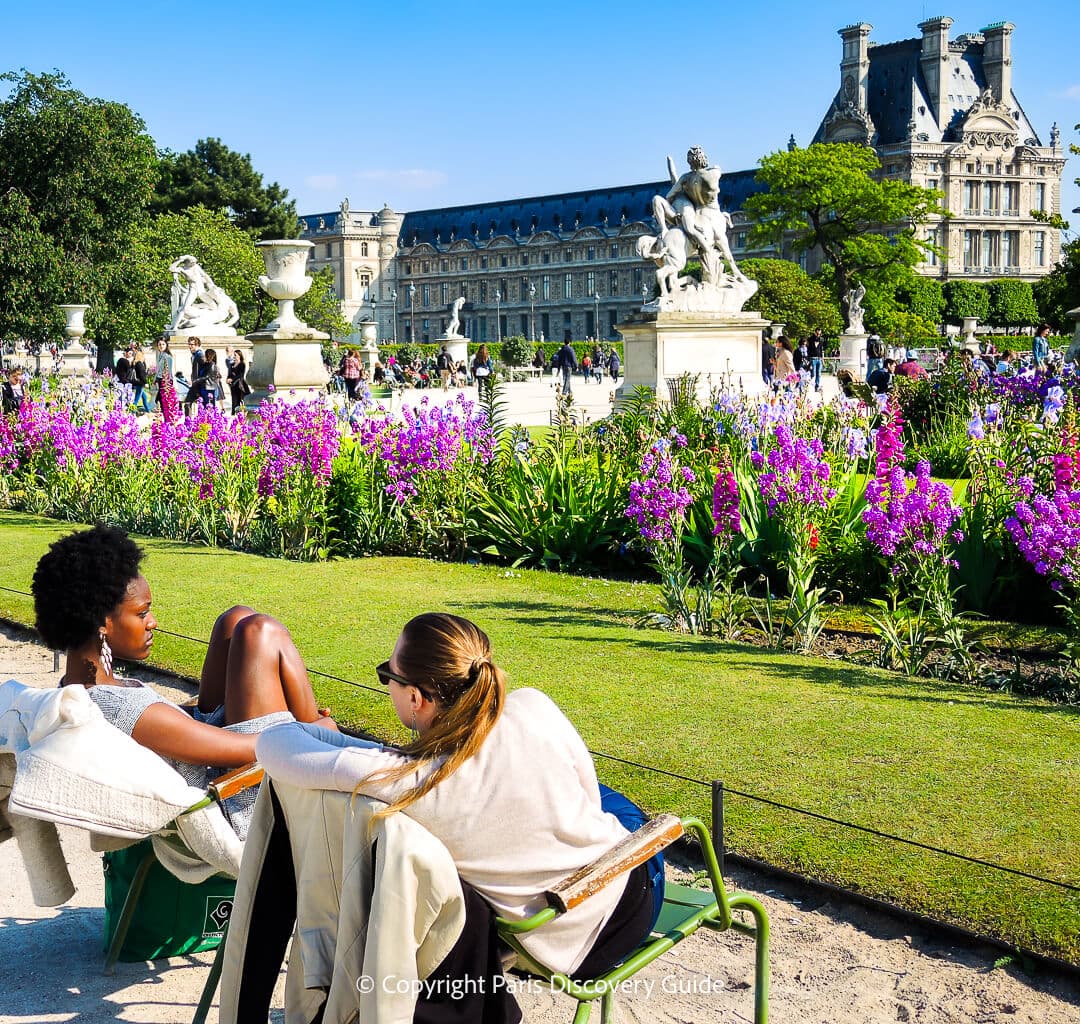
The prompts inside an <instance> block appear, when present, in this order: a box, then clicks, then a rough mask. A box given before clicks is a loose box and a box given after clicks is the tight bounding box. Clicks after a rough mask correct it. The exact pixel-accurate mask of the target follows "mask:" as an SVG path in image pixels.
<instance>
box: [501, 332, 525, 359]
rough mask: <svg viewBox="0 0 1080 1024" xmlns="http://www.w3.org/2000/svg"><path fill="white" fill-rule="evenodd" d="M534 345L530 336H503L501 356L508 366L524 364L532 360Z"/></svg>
mask: <svg viewBox="0 0 1080 1024" xmlns="http://www.w3.org/2000/svg"><path fill="white" fill-rule="evenodd" d="M532 357H533V346H532V342H531V341H529V340H528V338H525V337H523V336H522V335H520V334H516V335H514V337H512V338H503V341H502V346H501V351H500V352H499V358H500V359H501V361H502V362H504V363H505V364H506V365H507V366H524V365H525V364H526V363H529V362H531V361H532Z"/></svg>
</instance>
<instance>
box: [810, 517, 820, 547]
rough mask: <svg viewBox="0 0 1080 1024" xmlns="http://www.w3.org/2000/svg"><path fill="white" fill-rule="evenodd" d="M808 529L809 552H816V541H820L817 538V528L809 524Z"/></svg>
mask: <svg viewBox="0 0 1080 1024" xmlns="http://www.w3.org/2000/svg"><path fill="white" fill-rule="evenodd" d="M809 529H810V550H811V551H817V546H818V541H819V540H820V538H819V537H818V532H817V527H816V526H815V525H814V524H813V523H811V524H810V528H809Z"/></svg>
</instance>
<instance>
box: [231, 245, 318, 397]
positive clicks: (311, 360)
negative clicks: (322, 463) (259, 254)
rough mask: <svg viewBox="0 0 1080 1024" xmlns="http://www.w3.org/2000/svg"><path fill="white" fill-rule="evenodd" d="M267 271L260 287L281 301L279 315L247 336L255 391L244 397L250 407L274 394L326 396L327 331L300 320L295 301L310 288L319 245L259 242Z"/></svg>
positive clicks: (252, 384)
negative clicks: (312, 256)
mask: <svg viewBox="0 0 1080 1024" xmlns="http://www.w3.org/2000/svg"><path fill="white" fill-rule="evenodd" d="M258 245H259V248H260V249H262V251H263V259H264V260H265V261H266V273H265V274H263V275H261V276H260V277H259V286H260V287H261V288H262V290H263V291H264V292H266V294H267V295H269V296H270V297H271V298H273V299H276V300H277V304H278V315H277V317H276V318H275V319H274V320H272V321H271V322H270V323H269V324H267V325H266V327H264V328H263V329H262V330H261V331H255V332H254V333H253V334H249V335H248V336H247V340H248V341H250V342H251V344H252V346H253V351H252V357H251V363H252V365H251V369H250V370H249V371H248V375H247V381H248V384H249V385H250V386H251V394H249V395H248V396H247V397H246V398H245V399H244V405H245V406H247V408H249V409H254V408H256V407H257V406H258V405H259V403H260V402H262V401H264V400H266V399H268V398H270V399H272V400H274V401H284V402H299V401H304V400H308V399H313V398H325V397H326V384H327V381H328V380H329V376H328V375H327V372H326V367H325V366H324V365H323V360H322V342H323V341H325V340H327V338H328V335H326V334H323V333H322V332H321V331H317V330H315V329H314V328H313V327H308V325H307V324H305V323H304V322H303V321H301V320H299V319H298V318H297V316H296V312H295V310H294V309H293V303H294V302H295V301H296V300H297V299H298V298H300V296H301V295H303V294H304V293H305V292H307V290H308V289H309V288H310V287H311V278H310V277H308V276H307V275H306V274H305V273H304V268H305V266H306V264H307V258H308V254H309V253H310V252H311V250H312V249H313V248H314V246H313V245H312V243H311V242H306V241H303V240H301V239H292V238H289V239H282V238H279V239H274V240H273V241H269V242H259V243H258Z"/></svg>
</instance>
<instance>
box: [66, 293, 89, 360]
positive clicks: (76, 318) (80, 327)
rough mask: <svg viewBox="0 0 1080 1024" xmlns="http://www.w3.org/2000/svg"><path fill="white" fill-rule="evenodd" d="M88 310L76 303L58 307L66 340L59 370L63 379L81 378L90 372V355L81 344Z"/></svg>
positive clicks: (87, 307) (86, 307)
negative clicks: (62, 315) (61, 315)
mask: <svg viewBox="0 0 1080 1024" xmlns="http://www.w3.org/2000/svg"><path fill="white" fill-rule="evenodd" d="M89 308H90V307H89V306H84V305H79V304H78V303H72V304H69V305H64V306H60V307H59V309H60V311H61V312H62V313H63V314H64V320H65V323H64V334H66V335H67V338H68V344H67V348H65V349H64V361H63V363H62V364H61V369H60V372H61V374H62V375H63V376H65V377H74V376H83V375H85V374H88V373H89V372H90V353H89V352H87V351H86V348H85V347H84V346H83V343H82V339H83V335H85V334H86V320H85V317H86V311H87V310H88V309H89Z"/></svg>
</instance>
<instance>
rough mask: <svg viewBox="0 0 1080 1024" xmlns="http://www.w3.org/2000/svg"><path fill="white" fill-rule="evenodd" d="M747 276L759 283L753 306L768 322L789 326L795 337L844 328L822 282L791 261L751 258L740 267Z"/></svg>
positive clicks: (833, 331) (834, 303)
mask: <svg viewBox="0 0 1080 1024" xmlns="http://www.w3.org/2000/svg"><path fill="white" fill-rule="evenodd" d="M739 269H740V270H742V272H743V273H744V274H746V276H747V277H751V278H753V279H754V280H755V281H757V282H758V291H757V294H756V295H755V296H754V299H753V305H754V308H755V309H758V310H760V311H761V315H762V316H763V317H765V318H766V319H768V320H775V321H779V322H780V323H784V324H787V329H788V333H789V334H791V335H794V336H795V337H801V336H802V335H804V334H809V333H811V332H812V331H813V330H814V329H815V328H817V327H820V328H821V330H822V333H823V334H839V333H840V331H842V330H843V328H844V323H843V320H841V318H840V310H839V308H838V307H837V304H836V302H835V300H834V299H833V298H832V296H831V295H830V294H829V292H828V290H827V289H826V288H824V287H823V286H822V285H821V284H820V283H819V282H818V281H815V280H814V279H813V278H811V277H810V276H809V275H808V274H807V273H806V271H805V270H803V269H802V267H800V266H799V265H798V264H797V263H792V262H791V261H790V260H769V259H750V260H743V261H742V263H740V264H739Z"/></svg>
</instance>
